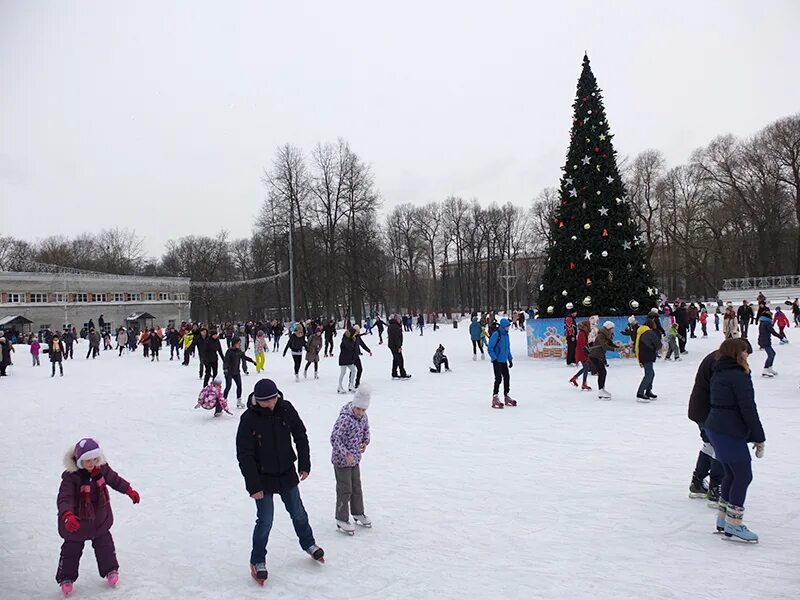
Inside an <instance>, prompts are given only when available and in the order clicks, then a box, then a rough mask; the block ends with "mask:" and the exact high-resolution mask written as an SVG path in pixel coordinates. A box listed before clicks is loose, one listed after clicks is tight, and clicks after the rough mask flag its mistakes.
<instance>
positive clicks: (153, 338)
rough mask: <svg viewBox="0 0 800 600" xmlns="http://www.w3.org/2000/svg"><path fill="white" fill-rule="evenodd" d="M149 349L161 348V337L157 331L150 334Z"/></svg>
mask: <svg viewBox="0 0 800 600" xmlns="http://www.w3.org/2000/svg"><path fill="white" fill-rule="evenodd" d="M150 350H161V338H160V337H159V335H158V334H157V333H151V334H150Z"/></svg>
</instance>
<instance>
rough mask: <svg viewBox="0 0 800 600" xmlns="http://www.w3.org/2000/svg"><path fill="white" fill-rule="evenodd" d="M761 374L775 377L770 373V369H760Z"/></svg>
mask: <svg viewBox="0 0 800 600" xmlns="http://www.w3.org/2000/svg"><path fill="white" fill-rule="evenodd" d="M761 376H762V377H775V376H774V375H773V374H772V371H771V370H770V369H764V370H763V371H761Z"/></svg>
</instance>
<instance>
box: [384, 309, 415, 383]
mask: <svg viewBox="0 0 800 600" xmlns="http://www.w3.org/2000/svg"><path fill="white" fill-rule="evenodd" d="M386 334H387V340H388V345H389V350H391V351H392V379H410V378H411V375H409V374H408V373H406V368H405V364H404V362H405V361H404V360H403V329H402V328H401V326H400V317H398V316H397V315H394V316H393V317H392V318H391V319H389V327H388V328H387V330H386Z"/></svg>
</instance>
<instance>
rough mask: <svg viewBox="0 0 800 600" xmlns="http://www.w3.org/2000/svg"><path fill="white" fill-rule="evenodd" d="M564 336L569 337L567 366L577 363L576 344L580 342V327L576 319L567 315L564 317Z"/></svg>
mask: <svg viewBox="0 0 800 600" xmlns="http://www.w3.org/2000/svg"><path fill="white" fill-rule="evenodd" d="M564 337H566V339H567V366H572V365H574V364H575V360H576V359H575V346H576V345H577V343H578V329H577V327H576V325H575V320H574V319H573V318H572V317H571V316H569V315H567V317H566V318H565V319H564Z"/></svg>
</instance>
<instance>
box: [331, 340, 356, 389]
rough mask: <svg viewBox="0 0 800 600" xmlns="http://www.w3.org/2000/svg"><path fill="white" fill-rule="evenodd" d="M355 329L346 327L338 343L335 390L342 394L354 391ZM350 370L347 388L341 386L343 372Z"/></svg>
mask: <svg viewBox="0 0 800 600" xmlns="http://www.w3.org/2000/svg"><path fill="white" fill-rule="evenodd" d="M355 336H356V331H355V329H353V328H350V329H347V330H345V332H344V335H342V341H341V343H340V345H339V387H338V388H336V391H337V392H338V393H340V394H344V393H345V391H348V392H355V391H356V388H355V387H354V385H355V379H356V366H355V365H356V344H357V342H356V339H355ZM348 371H350V377H349V380H348V386H347V390H345V389H344V388H343V387H342V380H343V379H344V374H345V373H347V372H348Z"/></svg>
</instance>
